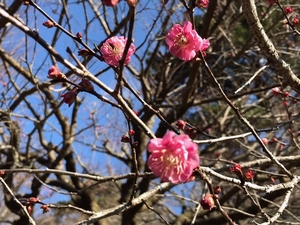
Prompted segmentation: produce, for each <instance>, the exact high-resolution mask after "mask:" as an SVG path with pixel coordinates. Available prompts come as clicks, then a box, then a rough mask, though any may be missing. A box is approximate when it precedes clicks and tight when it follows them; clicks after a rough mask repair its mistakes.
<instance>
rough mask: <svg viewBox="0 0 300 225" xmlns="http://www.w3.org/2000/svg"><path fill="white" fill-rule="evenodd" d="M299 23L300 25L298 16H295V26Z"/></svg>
mask: <svg viewBox="0 0 300 225" xmlns="http://www.w3.org/2000/svg"><path fill="white" fill-rule="evenodd" d="M298 23H299V19H298V17H297V16H295V17H294V19H293V25H294V26H296V25H297V24H298Z"/></svg>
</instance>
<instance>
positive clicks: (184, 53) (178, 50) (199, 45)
mask: <svg viewBox="0 0 300 225" xmlns="http://www.w3.org/2000/svg"><path fill="white" fill-rule="evenodd" d="M166 43H167V45H168V46H169V49H170V52H171V54H172V55H175V56H177V57H178V58H180V59H182V60H184V61H190V60H192V59H193V58H194V57H195V56H196V54H197V52H198V51H205V50H206V49H207V48H208V47H209V45H210V43H209V40H207V39H202V38H201V37H200V36H199V35H198V33H197V32H196V31H195V30H194V29H193V28H192V24H191V22H189V21H185V22H184V23H183V26H182V25H180V24H175V25H174V26H173V27H172V29H171V30H170V31H169V33H168V34H167V36H166Z"/></svg>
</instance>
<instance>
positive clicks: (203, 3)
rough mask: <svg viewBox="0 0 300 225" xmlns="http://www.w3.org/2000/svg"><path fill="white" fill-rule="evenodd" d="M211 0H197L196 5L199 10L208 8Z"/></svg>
mask: <svg viewBox="0 0 300 225" xmlns="http://www.w3.org/2000/svg"><path fill="white" fill-rule="evenodd" d="M208 3H209V0H196V2H195V5H196V6H197V7H198V8H207V6H208Z"/></svg>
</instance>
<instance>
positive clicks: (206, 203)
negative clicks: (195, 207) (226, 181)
mask: <svg viewBox="0 0 300 225" xmlns="http://www.w3.org/2000/svg"><path fill="white" fill-rule="evenodd" d="M200 204H201V206H202V208H203V209H204V210H211V209H212V208H213V207H215V201H214V199H213V196H212V195H211V194H208V195H205V196H204V197H203V198H202V200H201V202H200Z"/></svg>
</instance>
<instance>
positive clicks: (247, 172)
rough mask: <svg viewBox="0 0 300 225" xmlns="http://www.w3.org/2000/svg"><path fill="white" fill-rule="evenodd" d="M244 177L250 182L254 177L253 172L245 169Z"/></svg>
mask: <svg viewBox="0 0 300 225" xmlns="http://www.w3.org/2000/svg"><path fill="white" fill-rule="evenodd" d="M244 176H245V178H246V179H247V180H251V179H252V178H253V177H254V171H253V170H251V169H247V171H246V172H245V173H244Z"/></svg>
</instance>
